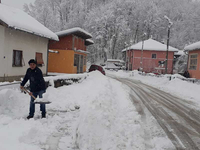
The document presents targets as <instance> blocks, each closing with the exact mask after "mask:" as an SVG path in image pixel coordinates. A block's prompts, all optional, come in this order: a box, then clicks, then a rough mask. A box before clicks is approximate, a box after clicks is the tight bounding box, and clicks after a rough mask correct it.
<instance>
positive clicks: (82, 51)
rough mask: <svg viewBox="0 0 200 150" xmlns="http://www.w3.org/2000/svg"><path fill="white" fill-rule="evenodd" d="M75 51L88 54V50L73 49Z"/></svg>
mask: <svg viewBox="0 0 200 150" xmlns="http://www.w3.org/2000/svg"><path fill="white" fill-rule="evenodd" d="M75 52H80V53H84V54H90V52H88V51H84V50H81V49H78V50H75Z"/></svg>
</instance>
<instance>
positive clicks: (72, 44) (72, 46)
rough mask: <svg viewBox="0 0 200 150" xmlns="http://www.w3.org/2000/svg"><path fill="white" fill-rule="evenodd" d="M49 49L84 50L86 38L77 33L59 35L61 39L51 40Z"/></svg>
mask: <svg viewBox="0 0 200 150" xmlns="http://www.w3.org/2000/svg"><path fill="white" fill-rule="evenodd" d="M49 49H60V50H79V49H80V50H84V51H86V46H85V40H84V39H82V38H80V37H77V36H75V35H67V36H63V37H59V41H50V42H49Z"/></svg>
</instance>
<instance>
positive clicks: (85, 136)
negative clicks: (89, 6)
mask: <svg viewBox="0 0 200 150" xmlns="http://www.w3.org/2000/svg"><path fill="white" fill-rule="evenodd" d="M77 76H79V75H77ZM82 76H84V75H82ZM82 76H81V77H82ZM86 76H87V75H86ZM68 77H69V76H66V78H68ZM73 77H74V76H73ZM49 78H50V79H51V80H53V79H54V77H49ZM55 78H60V76H59V77H55ZM46 93H47V94H48V100H49V101H51V102H52V103H51V104H49V105H46V109H47V119H40V117H41V112H40V110H39V105H36V112H35V116H34V118H33V119H30V120H25V119H24V118H25V117H26V116H27V115H28V109H29V102H30V96H29V95H27V94H26V95H25V94H23V93H21V92H20V90H19V89H4V90H1V91H0V118H1V119H0V133H1V134H0V141H1V142H0V149H2V150H11V149H20V150H27V149H29V150H42V149H48V150H50V149H59V150H66V149H69V150H71V149H75V148H76V147H77V148H79V149H80V150H85V149H91V150H99V149H111V150H112V149H113V150H118V149H123V150H131V149H144V144H143V143H144V142H145V141H144V138H143V137H141V136H144V133H143V130H142V129H141V125H140V124H141V118H140V115H138V113H137V112H136V110H135V107H134V105H133V104H132V103H131V101H130V99H129V88H128V87H126V86H124V85H122V84H121V83H119V82H117V81H115V80H113V79H110V78H108V77H106V76H104V75H102V74H101V73H100V72H98V71H94V72H91V73H89V76H88V77H87V79H86V80H83V82H81V83H79V84H72V85H70V86H63V87H60V88H54V87H52V86H51V87H49V88H48V89H47V92H46ZM11 135H12V136H11ZM11 143H12V144H11Z"/></svg>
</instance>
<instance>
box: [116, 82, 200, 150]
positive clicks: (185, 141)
mask: <svg viewBox="0 0 200 150" xmlns="http://www.w3.org/2000/svg"><path fill="white" fill-rule="evenodd" d="M117 80H119V81H120V82H122V83H124V84H126V85H128V86H129V87H130V88H131V89H132V90H133V91H134V92H135V93H136V94H137V96H138V97H139V98H140V100H141V101H142V102H143V104H144V105H145V106H146V107H147V109H148V110H149V111H150V112H151V114H152V115H153V116H154V117H155V118H156V120H157V122H158V123H159V125H160V126H161V127H162V128H163V130H164V131H165V133H166V134H167V136H168V137H169V139H170V140H171V141H172V143H173V144H174V146H175V147H176V149H178V150H182V149H187V150H199V148H198V146H197V145H196V143H198V142H199V141H195V142H196V143H195V142H194V141H193V139H194V138H191V137H190V136H191V133H192V135H199V133H200V132H199V126H200V124H199V123H198V120H199V118H197V117H195V116H193V118H192V119H191V118H190V117H188V115H186V114H185V113H184V111H186V110H187V111H186V112H189V111H191V108H190V107H189V103H187V105H188V106H186V105H184V103H181V102H180V101H181V100H180V99H179V98H177V97H173V96H172V95H169V94H167V93H164V94H163V92H162V91H160V90H158V89H155V88H152V89H153V90H152V89H151V87H150V86H147V87H145V86H146V85H145V84H142V83H139V82H138V83H137V82H136V83H134V81H130V80H127V79H117ZM145 88H147V89H148V90H149V92H148V90H145ZM158 91H159V92H158ZM160 93H162V94H160ZM163 95H164V96H163ZM168 95H169V98H168ZM176 99H178V100H176ZM172 100H173V101H172ZM184 101H185V100H184ZM157 106H160V107H157ZM164 109H167V110H168V111H171V112H172V113H175V114H176V115H178V116H181V117H182V118H183V119H184V120H185V121H187V123H188V124H189V125H190V126H192V127H193V128H194V129H195V130H196V131H197V132H194V131H192V130H190V129H189V127H190V126H189V127H185V128H186V129H187V130H185V128H182V127H183V125H181V124H180V123H179V122H177V121H176V120H175V119H174V118H173V117H172V116H171V115H169V113H168V112H166V111H165V110H164ZM192 114H193V113H190V116H191V115H192ZM182 118H181V119H182ZM198 125H199V126H198Z"/></svg>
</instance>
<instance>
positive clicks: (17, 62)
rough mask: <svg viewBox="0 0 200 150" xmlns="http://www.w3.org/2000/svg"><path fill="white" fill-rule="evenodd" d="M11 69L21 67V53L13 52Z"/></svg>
mask: <svg viewBox="0 0 200 150" xmlns="http://www.w3.org/2000/svg"><path fill="white" fill-rule="evenodd" d="M12 66H13V67H22V51H19V50H13V63H12Z"/></svg>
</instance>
